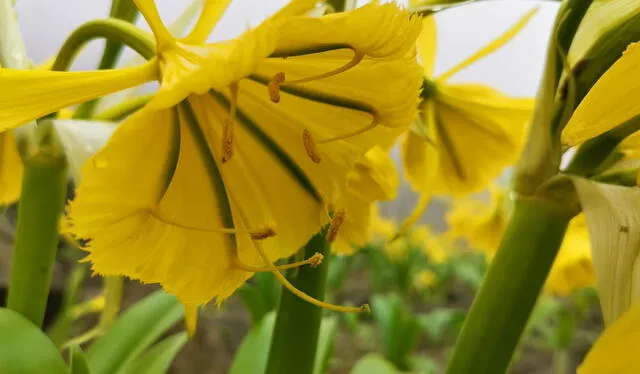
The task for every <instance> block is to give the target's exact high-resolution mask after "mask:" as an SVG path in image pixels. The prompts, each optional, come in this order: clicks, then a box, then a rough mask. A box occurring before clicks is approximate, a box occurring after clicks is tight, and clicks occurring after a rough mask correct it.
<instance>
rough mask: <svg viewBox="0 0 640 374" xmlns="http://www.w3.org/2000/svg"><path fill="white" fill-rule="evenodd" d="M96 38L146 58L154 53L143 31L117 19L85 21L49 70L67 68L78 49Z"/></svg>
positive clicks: (152, 46) (149, 38)
mask: <svg viewBox="0 0 640 374" xmlns="http://www.w3.org/2000/svg"><path fill="white" fill-rule="evenodd" d="M97 38H105V39H107V40H109V41H114V42H118V43H122V44H124V45H127V46H129V47H130V48H131V49H133V50H134V51H136V52H138V53H139V54H140V55H141V56H142V57H144V58H145V59H147V60H148V59H151V58H152V57H154V56H155V54H156V51H155V45H154V43H153V39H152V38H151V37H150V36H149V34H148V33H146V32H145V31H142V30H140V29H139V28H137V27H136V26H134V25H132V24H130V23H129V22H125V21H122V20H119V19H114V18H109V19H101V20H95V21H90V22H87V23H85V24H84V25H82V26H80V27H78V28H77V29H76V30H75V31H74V32H73V33H72V34H71V35H70V36H69V38H67V40H66V41H65V42H64V44H63V45H62V48H61V49H60V52H59V53H58V55H57V56H56V60H55V61H54V63H53V67H52V68H51V70H54V71H65V70H68V68H69V66H71V63H72V62H73V59H74V58H75V56H76V55H77V54H78V52H79V51H80V49H81V48H82V47H83V46H84V45H85V44H87V43H88V42H90V41H91V40H93V39H97Z"/></svg>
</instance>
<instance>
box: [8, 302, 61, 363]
mask: <svg viewBox="0 0 640 374" xmlns="http://www.w3.org/2000/svg"><path fill="white" fill-rule="evenodd" d="M0 372H2V373H3V374H4V373H7V374H42V373H43V372H46V373H47V374H67V373H68V372H69V369H68V368H67V365H66V364H65V363H64V360H63V359H62V357H61V356H60V353H59V352H58V349H57V348H56V346H55V345H54V344H53V342H51V340H49V338H48V337H47V336H46V335H45V334H44V333H43V332H42V331H40V329H39V328H38V327H36V326H35V325H34V324H33V323H31V322H30V321H29V320H27V319H26V318H24V317H23V316H22V315H21V314H19V313H16V312H14V311H13V310H10V309H5V308H0Z"/></svg>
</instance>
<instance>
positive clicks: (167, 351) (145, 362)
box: [118, 332, 189, 374]
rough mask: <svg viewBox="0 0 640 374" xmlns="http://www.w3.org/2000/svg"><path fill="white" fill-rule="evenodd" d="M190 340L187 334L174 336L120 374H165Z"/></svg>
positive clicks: (149, 351) (147, 352) (133, 362)
mask: <svg viewBox="0 0 640 374" xmlns="http://www.w3.org/2000/svg"><path fill="white" fill-rule="evenodd" d="M188 340H189V339H188V336H187V333H186V332H180V333H177V334H174V335H172V336H171V337H169V338H166V339H164V340H163V341H161V342H160V343H158V344H156V345H154V346H153V347H151V348H150V349H149V350H148V351H146V352H145V353H143V354H142V355H140V357H138V358H137V359H136V360H135V361H132V362H131V364H130V365H127V366H126V367H124V368H122V369H121V370H120V371H118V374H164V373H166V372H167V371H168V370H169V366H171V362H172V361H173V359H174V358H175V357H176V355H177V354H178V352H180V349H182V347H183V346H184V344H185V343H186V342H187V341H188Z"/></svg>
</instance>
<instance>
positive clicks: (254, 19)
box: [16, 0, 557, 96]
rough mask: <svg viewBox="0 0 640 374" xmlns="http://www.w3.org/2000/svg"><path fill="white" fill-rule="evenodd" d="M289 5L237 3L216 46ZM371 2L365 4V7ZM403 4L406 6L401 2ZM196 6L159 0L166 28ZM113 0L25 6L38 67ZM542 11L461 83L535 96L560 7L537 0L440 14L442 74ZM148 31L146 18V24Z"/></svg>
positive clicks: (23, 22) (83, 63) (496, 1)
mask: <svg viewBox="0 0 640 374" xmlns="http://www.w3.org/2000/svg"><path fill="white" fill-rule="evenodd" d="M286 2H287V0H235V1H233V2H232V5H231V6H230V8H229V10H228V11H227V13H226V14H225V16H224V18H223V19H222V20H221V22H220V23H219V24H218V26H217V27H216V30H215V31H214V34H213V35H212V40H222V39H228V38H231V37H233V36H236V35H238V34H240V33H241V32H242V31H243V30H245V29H246V28H247V27H250V26H255V25H256V24H258V23H259V22H260V20H262V19H264V18H265V17H266V16H267V15H268V14H270V13H273V12H275V11H276V10H277V9H278V8H280V7H281V6H282V5H283V4H285V3H286ZM363 2H364V1H363ZM399 2H400V1H399ZM189 3H190V1H187V0H157V4H158V8H159V10H160V13H161V15H162V16H163V18H164V20H165V22H171V21H173V20H174V19H175V18H176V17H177V16H178V14H180V13H181V11H182V10H183V9H184V8H185V6H186V5H187V4H189ZM109 7H110V0H17V5H16V8H17V11H18V14H19V22H20V27H21V29H22V32H23V36H24V39H25V43H26V47H27V52H28V54H29V56H30V57H31V58H32V59H33V60H34V61H35V62H41V61H44V60H45V59H47V58H48V57H51V56H53V55H54V54H55V53H56V51H57V50H58V48H59V47H60V45H61V44H62V42H63V41H64V39H65V38H66V36H68V35H69V34H70V33H71V32H72V31H73V30H74V29H75V28H76V27H77V26H79V25H81V24H82V23H84V22H86V21H89V20H92V19H95V18H102V17H105V16H106V15H107V14H108V12H109ZM534 7H540V11H539V12H538V14H537V15H536V16H535V18H534V19H533V20H532V22H531V23H530V24H529V26H528V27H527V28H526V29H525V30H524V31H523V32H522V33H521V34H520V35H518V36H517V37H516V38H515V39H514V40H513V41H512V42H511V43H509V44H508V45H507V46H506V47H505V48H503V49H502V50H500V51H498V52H497V53H495V54H494V55H492V56H490V57H489V58H487V59H485V60H482V61H480V62H478V63H476V64H474V65H473V66H471V67H470V68H468V69H466V70H464V71H462V72H460V73H459V74H457V75H456V76H455V77H454V79H453V81H460V82H484V83H489V84H491V85H492V86H494V87H495V88H497V89H499V90H501V91H503V92H505V93H507V94H511V95H518V96H526V95H533V94H534V93H535V90H536V87H537V83H538V81H539V78H540V75H541V71H542V64H543V60H544V54H545V51H546V45H547V40H548V36H549V32H550V30H551V25H552V23H553V18H554V15H555V12H556V10H557V3H554V2H549V1H546V2H537V1H532V0H491V1H485V2H483V3H476V4H470V5H465V6H462V7H457V8H455V9H449V10H446V11H443V12H441V13H439V14H438V15H437V21H438V57H437V62H436V73H441V72H444V71H446V70H447V69H448V68H450V67H452V66H453V65H455V64H456V63H457V62H459V61H460V60H462V59H463V58H465V57H466V56H468V55H470V54H471V53H473V52H474V51H476V50H477V49H479V48H480V47H481V46H483V45H484V44H485V43H487V42H488V41H490V40H491V39H492V38H494V37H496V36H497V35H499V34H500V33H502V32H504V31H505V30H506V29H507V28H509V27H510V26H511V25H512V24H513V23H515V22H517V20H518V18H519V17H520V16H522V15H523V14H524V13H526V12H527V11H529V10H530V9H532V8H534ZM138 23H139V24H140V25H141V26H142V27H144V28H146V24H145V23H144V20H143V19H142V17H140V19H139V22H138ZM100 43H101V42H97V41H96V42H94V43H92V45H91V46H90V47H89V48H88V49H87V50H85V51H83V53H82V55H81V56H80V57H79V58H78V61H77V64H76V65H74V66H75V68H77V69H91V68H93V67H94V66H95V65H96V64H97V61H98V58H99V55H100V51H101V47H100Z"/></svg>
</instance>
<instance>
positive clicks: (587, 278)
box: [544, 215, 596, 296]
mask: <svg viewBox="0 0 640 374" xmlns="http://www.w3.org/2000/svg"><path fill="white" fill-rule="evenodd" d="M595 281H596V275H595V269H594V267H593V262H592V261H591V243H590V241H589V231H588V229H587V225H586V222H585V217H584V215H579V216H577V217H575V218H574V219H572V220H571V223H570V224H569V227H568V229H567V234H566V235H565V238H564V240H563V241H562V246H561V247H560V250H559V251H558V255H557V256H556V259H555V261H554V263H553V266H552V267H551V270H550V272H549V276H548V277H547V281H546V283H545V285H544V290H545V292H548V293H551V294H554V295H558V296H570V295H571V294H572V293H573V292H574V291H576V290H578V289H580V288H584V287H588V286H592V285H594V284H595Z"/></svg>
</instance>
